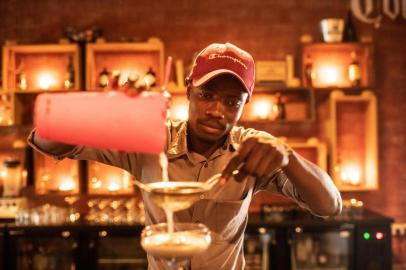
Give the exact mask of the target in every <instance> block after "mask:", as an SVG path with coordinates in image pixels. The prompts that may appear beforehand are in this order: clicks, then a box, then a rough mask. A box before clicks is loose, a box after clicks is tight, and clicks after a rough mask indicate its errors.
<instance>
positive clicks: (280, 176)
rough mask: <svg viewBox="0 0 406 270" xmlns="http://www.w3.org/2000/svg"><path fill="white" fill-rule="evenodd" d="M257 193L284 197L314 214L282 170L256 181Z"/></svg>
mask: <svg viewBox="0 0 406 270" xmlns="http://www.w3.org/2000/svg"><path fill="white" fill-rule="evenodd" d="M258 191H269V192H271V193H276V194H280V195H284V196H286V197H288V198H291V199H292V200H293V201H295V202H296V203H297V204H298V205H299V206H300V207H301V208H304V209H306V210H308V211H310V212H312V213H313V214H314V212H313V211H312V210H311V209H310V207H309V206H308V205H307V203H306V202H305V201H304V200H303V198H302V197H301V196H300V194H299V192H298V191H297V189H296V188H295V186H294V185H293V184H292V182H291V181H290V180H289V178H288V177H287V176H286V174H285V173H284V172H283V171H282V170H279V171H278V172H276V173H275V174H274V175H272V176H271V177H269V178H268V179H266V178H260V179H258V180H257V186H256V189H255V192H258Z"/></svg>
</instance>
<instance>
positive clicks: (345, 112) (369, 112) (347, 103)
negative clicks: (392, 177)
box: [328, 91, 378, 191]
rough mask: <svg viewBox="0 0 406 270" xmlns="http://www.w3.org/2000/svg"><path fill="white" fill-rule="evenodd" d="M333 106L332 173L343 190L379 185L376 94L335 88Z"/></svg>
mask: <svg viewBox="0 0 406 270" xmlns="http://www.w3.org/2000/svg"><path fill="white" fill-rule="evenodd" d="M329 106H330V119H329V123H328V134H329V140H330V153H331V155H330V159H331V160H330V161H331V162H330V175H331V176H332V177H333V179H334V181H335V183H336V185H337V186H338V188H339V189H340V190H343V191H356V190H376V189H378V157H377V155H378V145H377V138H378V136H377V105H376V97H375V95H374V94H373V93H372V92H371V91H364V92H363V93H362V94H360V95H344V93H343V92H341V91H334V92H332V93H331V95H330V103H329Z"/></svg>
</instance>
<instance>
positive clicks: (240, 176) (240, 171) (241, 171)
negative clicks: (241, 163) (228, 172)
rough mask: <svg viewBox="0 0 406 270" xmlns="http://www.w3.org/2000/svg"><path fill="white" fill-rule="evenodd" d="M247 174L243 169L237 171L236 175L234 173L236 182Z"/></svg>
mask: <svg viewBox="0 0 406 270" xmlns="http://www.w3.org/2000/svg"><path fill="white" fill-rule="evenodd" d="M247 176H248V173H247V172H246V171H244V170H243V169H241V170H239V171H238V173H237V174H236V175H234V179H235V180H236V181H237V182H241V181H243V180H244V179H245V177H247Z"/></svg>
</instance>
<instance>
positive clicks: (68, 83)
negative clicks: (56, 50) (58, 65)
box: [64, 56, 75, 89]
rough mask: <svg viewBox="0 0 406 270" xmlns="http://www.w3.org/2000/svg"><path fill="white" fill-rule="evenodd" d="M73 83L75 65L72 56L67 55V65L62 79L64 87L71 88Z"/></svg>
mask: <svg viewBox="0 0 406 270" xmlns="http://www.w3.org/2000/svg"><path fill="white" fill-rule="evenodd" d="M74 85H75V67H74V65H73V57H72V56H69V62H68V66H67V68H66V78H65V81H64V86H65V89H72V88H73V87H74Z"/></svg>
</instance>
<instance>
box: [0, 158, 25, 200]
mask: <svg viewBox="0 0 406 270" xmlns="http://www.w3.org/2000/svg"><path fill="white" fill-rule="evenodd" d="M3 166H4V169H3V170H4V176H3V177H4V179H3V186H4V189H3V197H18V196H19V195H20V190H21V187H22V169H21V162H20V161H19V160H18V159H7V160H5V161H4V164H3Z"/></svg>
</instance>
